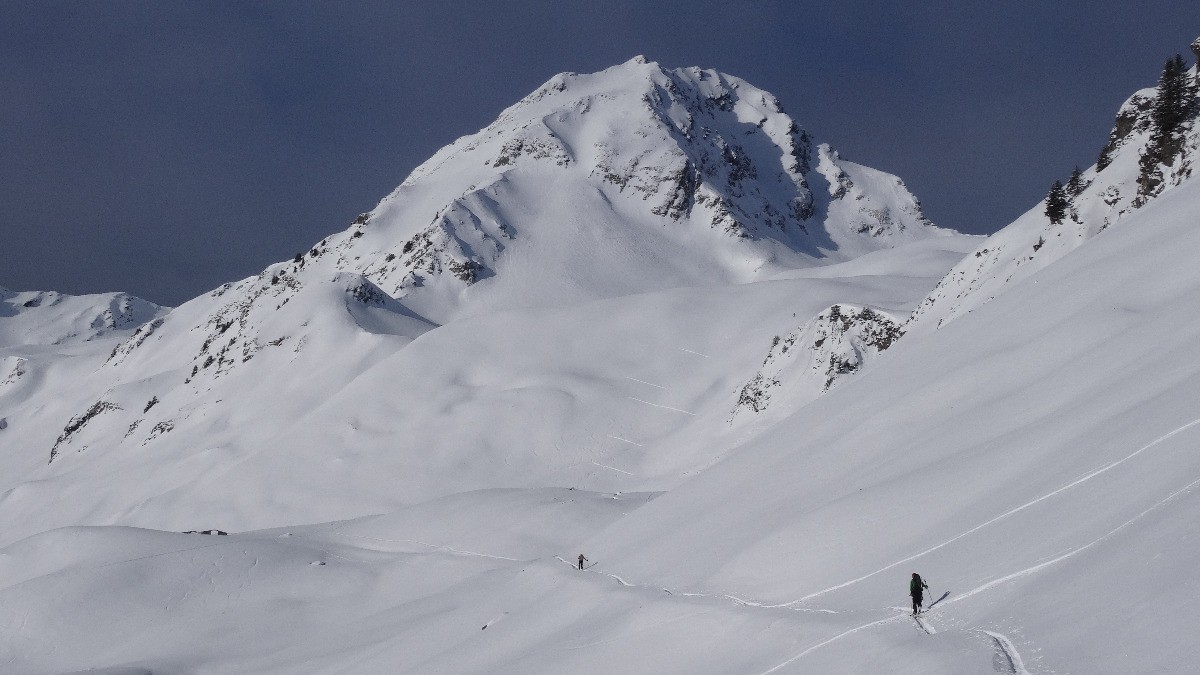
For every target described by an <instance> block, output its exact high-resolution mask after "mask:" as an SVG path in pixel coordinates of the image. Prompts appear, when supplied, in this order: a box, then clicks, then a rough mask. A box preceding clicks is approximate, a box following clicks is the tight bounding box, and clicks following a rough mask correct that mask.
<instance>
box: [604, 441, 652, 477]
mask: <svg viewBox="0 0 1200 675" xmlns="http://www.w3.org/2000/svg"><path fill="white" fill-rule="evenodd" d="M604 435H605V436H607V437H609V438H611V439H613V440H617V441H622V442H625V443H628V444H630V445H636V446H638V447H639V448H644V447H646V446H644V445H642V444H641V443H635V442H633V441H631V440H629V439H628V438H621V437H620V436H613V435H612V434H604ZM630 475H633V474H630Z"/></svg>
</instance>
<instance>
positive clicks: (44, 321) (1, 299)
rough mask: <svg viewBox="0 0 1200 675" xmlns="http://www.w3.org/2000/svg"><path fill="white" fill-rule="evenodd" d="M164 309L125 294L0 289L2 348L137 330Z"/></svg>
mask: <svg viewBox="0 0 1200 675" xmlns="http://www.w3.org/2000/svg"><path fill="white" fill-rule="evenodd" d="M166 311H167V308H165V307H159V306H158V305H156V304H154V303H152V302H147V301H146V300H142V299H141V298H137V297H134V296H132V295H128V294H126V293H97V294H93V295H66V294H63V293H55V292H53V291H22V292H17V291H10V290H7V289H4V288H0V319H3V321H0V349H2V348H4V347H12V346H16V345H56V344H63V343H68V342H75V341H87V340H92V339H95V338H98V337H102V336H107V335H111V334H113V333H114V332H119V331H122V330H125V329H130V328H133V327H135V326H138V325H140V324H142V323H145V322H147V321H150V320H152V319H154V318H156V317H158V316H161V315H163V314H165V313H166Z"/></svg>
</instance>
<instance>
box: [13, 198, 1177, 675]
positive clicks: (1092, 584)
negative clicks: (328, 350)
mask: <svg viewBox="0 0 1200 675" xmlns="http://www.w3.org/2000/svg"><path fill="white" fill-rule="evenodd" d="M1197 204H1200V182H1196V181H1192V182H1189V183H1185V184H1184V185H1181V186H1180V187H1179V188H1178V189H1176V190H1173V191H1171V192H1170V193H1168V194H1165V195H1163V196H1162V197H1161V198H1160V199H1158V200H1155V201H1154V202H1153V203H1151V204H1149V205H1147V206H1146V207H1145V208H1144V209H1141V210H1140V211H1139V212H1138V213H1136V214H1134V215H1131V216H1130V219H1129V225H1130V226H1129V227H1122V228H1114V229H1112V230H1109V231H1106V232H1104V233H1102V234H1101V235H1099V236H1097V237H1095V238H1094V239H1093V240H1092V241H1091V242H1089V244H1088V245H1087V246H1085V247H1081V248H1080V249H1079V250H1077V251H1076V252H1074V253H1073V254H1072V255H1070V256H1067V257H1065V258H1063V259H1062V260H1061V261H1060V262H1059V263H1058V264H1056V265H1054V266H1052V267H1050V268H1047V269H1045V270H1043V271H1042V272H1040V273H1038V274H1036V275H1034V276H1033V277H1031V278H1029V279H1027V280H1025V281H1023V282H1019V283H1016V284H1014V285H1013V287H1012V289H1011V290H1009V291H1008V292H1007V293H1005V294H1004V295H1003V296H1001V297H999V298H997V299H996V300H995V301H993V302H991V303H989V304H987V305H986V306H984V307H981V308H980V309H978V310H976V311H974V312H972V313H971V314H970V315H967V316H964V317H962V318H960V319H959V320H957V321H955V322H953V323H952V324H950V325H947V326H945V327H944V328H943V329H942V330H940V331H937V332H936V333H933V334H932V335H929V336H926V337H925V338H923V339H920V340H907V339H906V340H902V341H901V342H900V343H898V344H897V346H895V347H894V348H893V349H891V350H889V351H888V353H887V355H886V357H885V358H881V359H879V360H878V362H877V363H876V364H875V365H874V366H872V367H871V368H869V369H867V370H866V371H864V372H863V373H862V374H860V375H859V376H857V377H855V378H853V379H850V380H848V381H846V382H844V383H842V384H841V385H839V386H838V387H836V388H834V389H832V390H831V391H830V392H829V393H828V394H827V395H825V396H823V397H821V398H820V399H818V400H817V401H815V402H813V403H810V404H808V405H805V406H803V407H800V408H799V409H797V410H796V412H795V414H793V415H792V416H790V417H788V418H786V419H785V420H783V421H781V422H779V423H778V424H775V425H772V426H771V427H770V428H768V429H766V430H764V431H763V432H762V433H760V434H758V435H756V436H754V437H753V438H751V439H750V440H749V441H748V442H747V443H745V444H743V445H741V446H740V447H738V448H737V449H736V450H735V451H733V452H730V453H728V455H727V456H726V457H725V458H724V459H723V460H722V461H721V462H719V463H717V464H715V465H714V466H712V467H710V468H708V469H707V470H705V471H703V472H701V473H700V474H699V475H697V476H696V477H695V478H693V479H692V480H690V481H687V482H685V483H683V484H682V485H679V486H678V487H675V488H674V489H671V490H670V491H668V492H666V493H663V494H655V493H642V494H616V493H598V492H586V491H582V490H563V489H557V490H554V489H540V488H529V489H522V490H507V491H494V490H490V491H475V492H462V493H459V494H455V495H452V496H447V497H445V498H442V499H441V500H439V501H434V502H430V503H427V504H423V505H418V506H413V507H409V508H401V509H398V510H397V511H396V512H395V513H394V514H391V515H386V516H380V517H375V518H367V519H360V520H355V521H349V522H338V523H330V524H327V525H316V526H308V527H291V528H284V529H276V530H268V531H259V532H247V533H242V534H236V533H235V534H233V535H230V536H228V537H219V536H212V537H208V536H203V535H183V534H173V533H165V532H154V531H147V530H136V529H130V528H121V527H101V528H67V529H61V530H54V531H51V532H46V533H42V534H37V535H34V536H32V537H30V538H27V539H25V540H22V541H19V542H16V543H13V544H10V545H9V546H7V547H6V548H4V549H2V550H0V627H3V630H2V631H0V635H2V636H3V639H2V640H0V663H4V664H5V666H6V668H7V669H9V670H12V671H14V672H30V673H37V672H63V671H68V670H71V669H84V668H114V669H116V668H124V669H127V672H193V671H201V672H296V671H304V672H345V671H347V670H353V671H357V672H414V673H424V672H464V673H466V672H479V673H483V672H489V673H494V672H503V673H518V672H522V673H527V672H539V673H541V672H547V673H548V672H566V671H572V672H595V671H598V670H601V669H603V670H605V671H610V672H611V671H617V672H639V673H640V672H647V673H649V672H656V673H657V672H749V673H784V672H788V673H829V672H847V673H863V672H897V673H970V672H1008V673H1049V672H1055V673H1126V672H1188V671H1189V670H1191V666H1192V664H1194V663H1195V660H1196V658H1197V656H1198V654H1197V649H1200V648H1198V647H1197V643H1196V642H1195V640H1194V639H1193V638H1192V635H1191V633H1192V627H1193V626H1194V625H1196V621H1197V620H1200V615H1198V612H1200V610H1197V608H1196V605H1195V603H1194V602H1193V601H1192V598H1193V597H1194V586H1195V580H1194V577H1195V575H1194V573H1193V568H1194V560H1195V559H1196V556H1197V553H1198V552H1200V551H1198V550H1197V540H1196V538H1195V537H1194V536H1193V534H1194V533H1193V532H1192V530H1193V529H1194V528H1193V527H1192V524H1193V523H1194V522H1195V520H1196V518H1197V517H1200V500H1198V499H1197V494H1198V493H1197V488H1198V487H1200V459H1198V458H1197V456H1196V454H1195V452H1194V451H1193V450H1194V447H1195V443H1196V441H1197V439H1198V438H1200V436H1197V434H1200V416H1198V413H1197V410H1200V405H1198V403H1200V399H1198V398H1197V394H1196V391H1195V387H1194V386H1192V383H1193V382H1194V381H1195V379H1196V378H1197V376H1198V375H1200V373H1198V372H1197V370H1198V369H1200V366H1198V365H1197V364H1196V361H1195V359H1193V358H1191V355H1192V351H1193V348H1194V345H1195V344H1196V342H1197V339H1198V338H1200V319H1197V317H1198V316H1200V312H1197V311H1195V310H1196V309H1198V308H1197V307H1196V305H1197V303H1198V302H1200V301H1198V300H1197V298H1200V293H1197V291H1198V290H1200V267H1197V266H1196V265H1193V264H1191V263H1192V260H1191V258H1192V257H1193V254H1194V251H1196V250H1200V230H1197V229H1196V227H1195V222H1194V213H1195V209H1196V205H1197ZM431 334H432V333H431ZM322 498H325V499H330V498H333V497H332V496H329V495H325V496H322ZM213 525H214V524H213V523H211V522H207V521H194V522H192V523H191V526H192V527H193V528H198V527H210V526H213ZM580 551H582V552H584V553H585V554H586V555H587V556H588V557H589V558H590V559H591V560H592V561H593V562H594V566H593V567H590V568H589V569H588V570H586V571H582V572H581V571H578V570H575V569H573V560H574V556H575V555H576V554H577V553H578V552H580ZM914 570H916V571H920V572H921V573H922V574H923V575H924V576H925V577H926V578H927V580H928V581H929V582H930V585H931V587H932V588H931V590H932V593H931V597H930V598H929V600H930V601H933V600H939V599H940V601H939V602H938V603H937V604H936V605H935V606H934V607H933V608H932V609H931V610H930V611H929V612H928V613H927V614H926V615H925V616H924V617H923V618H922V619H921V620H920V621H915V620H913V619H912V618H910V617H908V616H906V614H905V612H906V611H907V609H906V607H905V605H906V604H907V603H906V600H907V599H906V598H905V592H906V590H907V578H908V576H909V573H910V572H912V571H914ZM947 592H948V595H946V593H947ZM943 595H945V597H944V599H942V598H943Z"/></svg>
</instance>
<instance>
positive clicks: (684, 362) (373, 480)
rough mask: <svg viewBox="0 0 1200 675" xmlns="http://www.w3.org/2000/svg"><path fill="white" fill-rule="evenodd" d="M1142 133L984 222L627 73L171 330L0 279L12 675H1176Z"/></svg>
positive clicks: (1164, 215) (1192, 436)
mask: <svg viewBox="0 0 1200 675" xmlns="http://www.w3.org/2000/svg"><path fill="white" fill-rule="evenodd" d="M631 129H632V130H639V132H638V133H632V134H626V133H624V132H625V131H627V130H631ZM1144 131H1145V130H1144V129H1142V130H1135V131H1134V132H1132V133H1131V135H1128V136H1127V137H1123V138H1122V139H1121V143H1122V144H1117V145H1114V152H1113V155H1112V156H1113V162H1112V164H1110V165H1109V166H1108V167H1106V168H1105V169H1104V171H1101V172H1097V171H1096V169H1095V168H1094V167H1093V168H1092V169H1089V170H1088V171H1087V172H1085V175H1086V176H1087V177H1088V179H1089V181H1091V183H1090V185H1091V186H1090V187H1088V188H1085V189H1084V191H1083V192H1082V193H1081V194H1080V196H1079V197H1078V198H1077V199H1078V204H1077V206H1078V209H1079V211H1080V214H1079V219H1078V221H1075V220H1072V221H1071V223H1070V224H1068V225H1064V226H1061V227H1060V229H1058V230H1054V229H1051V225H1050V224H1049V223H1048V221H1046V219H1045V218H1044V216H1042V215H1041V214H1040V208H1041V207H1037V208H1035V209H1032V210H1031V211H1030V212H1029V213H1028V214H1026V215H1025V216H1023V217H1022V219H1020V220H1018V221H1017V222H1016V223H1014V224H1013V225H1012V226H1010V228H1006V229H1005V230H1003V231H1001V232H1000V233H998V234H997V235H995V236H994V237H992V238H988V239H987V240H986V241H984V240H982V239H981V238H978V237H968V236H963V235H958V234H955V233H953V232H951V231H948V230H942V229H939V228H934V227H933V226H932V225H930V224H928V223H927V222H926V221H924V219H923V217H921V216H920V215H919V208H918V207H917V204H916V200H915V199H914V198H912V196H911V195H909V194H908V193H907V190H904V189H903V186H902V184H900V183H899V182H898V179H895V178H894V177H890V176H888V175H886V174H882V173H881V172H878V171H875V170H873V169H868V168H867V167H861V166H859V165H855V164H852V163H850V162H846V161H845V160H841V159H840V158H838V157H837V156H836V153H835V152H834V151H832V149H830V148H829V147H828V146H824V145H814V144H812V143H811V142H810V141H811V139H810V138H809V137H808V135H807V133H805V132H801V131H800V130H799V128H798V127H797V126H796V125H795V123H794V122H792V121H791V118H789V117H787V116H786V115H785V114H784V113H783V112H782V110H781V109H780V107H779V104H778V103H777V102H775V101H774V99H773V97H771V96H770V95H769V94H767V93H765V92H762V91H761V90H758V89H755V88H753V87H751V86H750V85H748V84H746V83H744V82H742V81H740V80H737V79H736V78H730V77H729V76H725V75H721V74H719V73H715V72H714V71H700V70H698V69H682V70H675V71H668V70H665V69H662V68H660V67H658V66H657V65H656V64H653V63H649V62H646V61H645V60H644V59H635V60H634V61H631V62H629V63H627V64H623V65H622V66H617V67H615V68H613V69H610V70H608V71H604V72H603V73H598V74H593V75H572V74H564V75H561V76H557V77H556V78H553V79H552V80H551V81H550V82H548V83H547V84H546V85H545V86H543V87H542V88H541V89H539V90H538V91H537V92H534V93H533V94H531V95H530V96H529V97H527V98H526V99H525V100H523V101H522V102H520V103H518V104H517V105H515V106H513V107H512V108H510V109H509V110H507V111H505V112H504V113H503V114H502V115H501V117H500V119H498V120H497V122H496V123H495V124H493V125H492V126H490V127H488V128H487V129H485V130H483V131H481V132H480V133H479V134H477V135H474V136H471V137H467V138H464V139H460V140H459V141H457V142H456V143H455V144H453V145H451V146H447V148H446V149H444V150H443V151H441V152H439V153H438V154H437V155H435V157H434V158H432V159H431V160H430V161H429V162H427V163H426V164H425V165H423V166H422V167H421V168H419V169H417V170H416V171H414V172H413V174H412V176H410V177H409V179H408V180H407V181H405V184H404V185H402V186H401V187H400V188H399V189H398V190H397V191H396V192H395V193H394V194H393V195H391V196H389V197H388V198H386V199H385V200H384V201H383V202H382V203H381V205H380V207H379V208H378V209H376V210H375V211H373V212H371V213H369V214H364V216H363V217H361V218H360V219H359V220H358V221H356V222H355V223H354V224H352V226H351V228H350V229H348V230H346V231H345V232H343V233H340V234H338V235H334V236H331V237H329V238H328V239H327V240H325V241H323V242H321V243H320V244H318V245H316V246H314V247H313V249H312V250H310V251H307V252H304V253H302V254H300V255H298V256H297V257H296V258H295V259H293V260H292V261H290V262H282V263H279V264H277V265H273V266H272V267H270V268H268V269H267V270H264V272H263V273H262V274H260V275H258V276H257V277H251V278H249V279H246V280H242V281H240V282H237V283H233V284H227V285H225V286H222V287H221V288H218V289H216V290H214V291H213V292H212V293H210V294H207V295H205V296H202V297H200V298H196V299H195V300H193V301H191V302H189V303H186V304H184V305H183V306H181V307H178V308H175V309H171V310H167V309H164V308H157V307H154V306H152V305H150V304H149V303H143V302H142V301H137V300H136V299H131V298H128V296H84V297H82V298H74V299H72V298H67V297H66V296H56V295H54V294H34V293H24V294H14V293H11V292H7V291H5V292H3V294H2V295H0V300H3V302H4V303H5V304H3V305H0V336H3V341H0V420H2V421H3V424H2V425H0V467H2V468H3V470H2V471H0V672H5V673H8V672H12V673H63V672H79V671H87V672H110V673H295V672H314V673H345V672H356V673H357V672H378V673H561V672H584V673H588V672H618V673H752V674H764V675H765V674H767V673H881V672H886V673H913V674H917V673H920V674H929V673H946V674H956V675H957V674H961V673H992V672H1000V673H1011V674H1013V675H1028V674H1031V673H1058V674H1065V673H1088V674H1091V673H1133V672H1137V673H1140V672H1191V671H1193V670H1195V664H1196V663H1197V662H1200V640H1197V639H1196V638H1195V637H1194V635H1193V634H1194V632H1195V626H1196V625H1198V624H1200V605H1197V603H1196V602H1195V599H1196V597H1197V594H1198V593H1200V582H1198V581H1197V576H1196V574H1195V561H1196V560H1197V559H1198V558H1200V536H1198V535H1197V534H1196V532H1195V527H1194V524H1195V523H1196V522H1198V521H1200V454H1198V453H1197V452H1196V448H1197V445H1198V444H1200V389H1198V388H1197V386H1196V384H1195V383H1196V382H1197V381H1198V379H1200V360H1197V359H1196V358H1195V349H1196V345H1197V344H1200V265H1197V264H1196V257H1197V253H1198V252H1200V227H1197V225H1198V223H1197V218H1196V214H1197V213H1200V181H1198V180H1196V179H1190V178H1188V177H1187V176H1185V175H1183V173H1179V174H1176V177H1177V178H1178V180H1173V182H1170V184H1168V185H1166V187H1165V188H1164V189H1163V190H1162V192H1161V194H1158V195H1155V197H1154V198H1153V199H1149V200H1145V203H1139V204H1137V205H1134V204H1133V200H1132V197H1131V194H1132V193H1130V192H1129V190H1131V189H1134V190H1135V189H1136V183H1135V182H1134V180H1133V177H1131V176H1132V175H1131V172H1136V171H1137V166H1136V159H1134V160H1131V159H1130V158H1131V157H1133V158H1136V157H1137V151H1138V147H1140V145H1144V143H1145V142H1146V134H1145V133H1144ZM1139 134H1140V135H1139ZM735 139H740V140H737V142H735ZM1189 152H1190V151H1189ZM1188 157H1190V155H1188ZM1185 158H1186V157H1185ZM484 159H486V162H485V161H482V160H484ZM484 185H487V186H490V187H481V186H484ZM1114 186H1115V187H1114ZM1131 186H1132V187H1131ZM540 188H546V189H547V190H549V191H550V192H551V193H552V194H553V195H556V196H554V197H550V198H545V199H540V198H536V197H535V196H534V195H535V193H536V192H537V190H538V189H540ZM1110 188H1111V189H1110ZM1122 191H1124V192H1122ZM1118 193H1119V194H1118ZM1105 196H1107V197H1108V199H1109V201H1105ZM1110 202H1111V203H1110ZM868 207H869V208H868ZM877 207H878V208H877ZM1110 207H1111V208H1110ZM863 209H866V210H865V211H864V210H863ZM1106 209H1107V210H1106ZM872 214H873V215H872ZM868 216H869V217H870V218H872V219H873V220H872V221H871V223H867V222H866V221H864V220H862V219H863V218H866V217H868ZM431 223H432V224H431ZM872 223H873V224H872ZM863 225H866V227H865V228H863V227H861V226H863ZM1046 233H1052V235H1053V236H1054V238H1055V239H1056V240H1059V241H1055V242H1054V243H1049V242H1043V245H1039V246H1038V248H1037V249H1032V253H1030V252H1029V251H1026V250H1025V249H1026V248H1032V246H1031V242H1033V241H1037V240H1038V239H1044V238H1045V236H1046ZM1059 233H1062V234H1064V235H1065V236H1062V237H1059V236H1057V235H1058V234H1059ZM410 243H411V244H412V245H411V246H409V247H408V250H405V246H407V245H408V244H410ZM494 244H500V245H499V246H495V245H494ZM985 250H986V251H987V253H983V251H985ZM481 252H482V253H481ZM483 253H487V254H486V255H484V254H483ZM976 253H978V254H979V255H976ZM993 254H994V255H993ZM388 256H391V257H390V258H389V257H388ZM985 256H993V257H989V258H987V259H986V260H985V259H984V257H985ZM1038 256H1040V257H1038ZM37 298H43V299H47V300H53V302H54V303H55V305H59V306H60V309H61V311H47V309H45V308H41V307H40V305H41V304H42V303H41V302H37V303H34V304H32V305H28V306H27V305H26V304H25V303H27V302H29V301H31V300H35V299H37ZM54 298H62V299H54ZM47 304H49V303H47ZM55 305H51V307H53V306H55ZM5 308H7V309H5ZM113 308H117V310H118V311H115V313H114V310H113ZM121 308H128V309H121ZM35 310H36V311H38V312H40V313H38V314H34V313H32V312H34V311H35ZM106 311H107V312H108V314H105V312H106ZM126 314H129V315H130V316H132V315H136V316H138V317H139V318H138V321H136V322H132V321H129V322H127V321H124V320H117V319H113V317H120V316H125V315H126ZM105 317H109V319H113V320H110V321H108V322H107V323H106V319H105ZM217 530H220V531H222V532H228V534H220V533H216V531H217ZM196 531H211V532H213V533H211V534H202V533H199V532H196ZM581 553H582V554H584V555H586V556H587V558H588V565H587V567H586V568H585V569H583V570H580V569H577V568H576V556H578V555H579V554H581ZM914 571H915V572H919V573H920V574H921V575H922V576H923V577H924V578H925V579H926V581H927V582H928V583H929V585H930V591H929V593H928V595H927V596H926V607H927V608H928V609H927V611H926V612H925V613H924V614H922V615H921V616H920V617H915V618H914V617H912V616H911V615H910V613H909V612H910V608H909V601H908V598H907V588H908V580H909V578H910V576H911V574H912V572H914Z"/></svg>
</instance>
